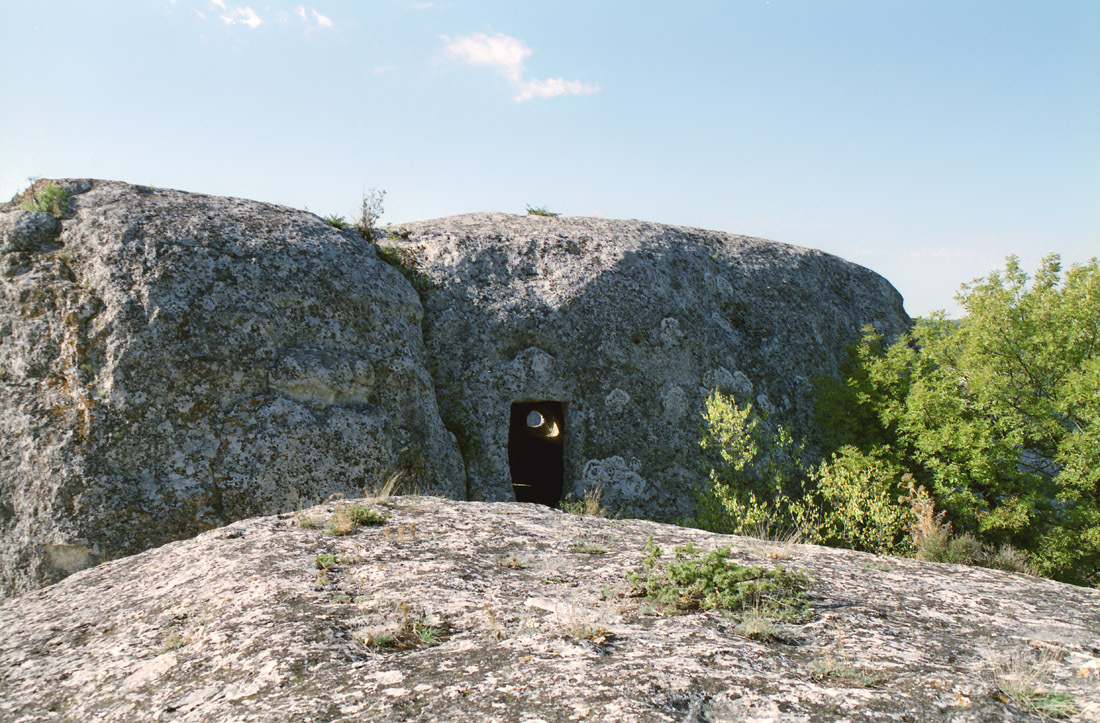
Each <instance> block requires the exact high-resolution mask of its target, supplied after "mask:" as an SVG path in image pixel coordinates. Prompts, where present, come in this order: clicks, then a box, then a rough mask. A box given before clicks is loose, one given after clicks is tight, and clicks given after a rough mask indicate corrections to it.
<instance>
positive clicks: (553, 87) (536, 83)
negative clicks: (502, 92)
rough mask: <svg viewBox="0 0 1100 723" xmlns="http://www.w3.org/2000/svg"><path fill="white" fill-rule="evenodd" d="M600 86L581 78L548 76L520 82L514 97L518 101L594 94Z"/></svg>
mask: <svg viewBox="0 0 1100 723" xmlns="http://www.w3.org/2000/svg"><path fill="white" fill-rule="evenodd" d="M599 90H600V86H598V85H588V84H587V83H582V82H580V81H579V80H565V79H564V78H547V79H546V80H527V81H524V82H523V83H520V86H519V88H518V90H517V91H516V95H515V97H514V98H513V100H515V101H516V102H517V103H522V102H523V101H525V100H531V99H532V98H553V97H554V96H556V95H592V94H593V93H598V92H599Z"/></svg>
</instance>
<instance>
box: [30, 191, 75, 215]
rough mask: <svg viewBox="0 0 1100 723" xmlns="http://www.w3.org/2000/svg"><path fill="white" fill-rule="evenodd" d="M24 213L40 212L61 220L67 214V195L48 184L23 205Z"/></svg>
mask: <svg viewBox="0 0 1100 723" xmlns="http://www.w3.org/2000/svg"><path fill="white" fill-rule="evenodd" d="M23 209H24V210H26V211H41V212H43V213H50V214H53V215H54V217H56V218H61V217H62V216H64V215H65V214H66V213H68V212H69V194H68V192H66V191H65V189H64V188H62V187H61V186H59V185H57V184H56V183H48V184H46V187H45V188H43V189H42V190H41V191H38V192H36V193H35V194H34V198H33V199H31V200H30V201H27V202H26V203H24V204H23Z"/></svg>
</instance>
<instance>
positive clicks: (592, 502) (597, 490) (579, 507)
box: [561, 486, 611, 517]
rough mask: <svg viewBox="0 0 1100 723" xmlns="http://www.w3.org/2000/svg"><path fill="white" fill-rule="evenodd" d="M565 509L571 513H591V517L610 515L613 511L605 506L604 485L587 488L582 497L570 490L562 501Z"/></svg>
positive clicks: (562, 506)
mask: <svg viewBox="0 0 1100 723" xmlns="http://www.w3.org/2000/svg"><path fill="white" fill-rule="evenodd" d="M561 508H562V510H563V511H565V512H568V513H569V514H571V515H589V516H591V517H610V516H611V513H610V512H608V511H607V508H605V507H604V506H603V487H600V486H596V487H593V488H591V489H586V490H585V491H584V494H583V495H582V497H581V499H577V497H576V496H575V495H574V494H573V493H572V492H570V493H569V494H568V495H566V496H565V499H564V500H562V501H561Z"/></svg>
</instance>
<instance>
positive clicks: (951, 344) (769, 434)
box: [694, 255, 1100, 587]
mask: <svg viewBox="0 0 1100 723" xmlns="http://www.w3.org/2000/svg"><path fill="white" fill-rule="evenodd" d="M957 299H958V301H959V303H960V305H961V306H962V308H963V309H964V310H965V312H966V315H965V316H964V317H963V318H962V319H960V320H951V319H948V318H946V316H945V315H944V314H943V313H937V314H933V315H932V316H930V317H929V318H926V319H921V320H918V322H917V323H916V325H915V326H914V328H913V329H912V330H911V331H910V332H909V333H908V334H905V335H903V336H902V337H901V338H899V339H897V340H895V341H893V342H892V343H888V341H887V340H886V339H884V338H883V337H882V336H880V335H879V334H877V333H876V332H875V331H874V330H873V329H871V328H867V329H866V330H865V331H864V336H863V339H862V340H861V342H860V343H859V344H857V345H856V346H855V348H854V350H853V356H852V361H851V363H850V365H849V368H848V369H847V370H846V372H845V374H844V375H843V378H842V379H841V380H833V381H832V382H829V381H823V382H820V383H819V388H818V422H819V424H818V426H819V428H820V429H821V430H822V434H823V441H824V445H823V448H824V449H826V450H827V451H831V453H830V454H829V455H828V456H827V459H824V460H821V461H820V462H818V463H817V464H812V463H809V462H808V461H807V459H806V456H805V452H804V450H803V448H802V447H801V445H799V444H798V443H797V442H796V440H794V439H793V438H791V436H790V434H789V433H788V432H787V431H786V430H785V429H784V428H783V427H782V426H781V425H778V424H776V423H775V422H774V421H773V420H769V419H767V418H766V417H764V416H763V415H760V414H759V413H757V412H755V411H754V410H753V408H752V406H751V404H746V405H744V406H739V405H738V404H737V402H736V401H735V400H733V399H729V398H726V397H723V396H722V395H721V394H718V393H717V392H716V393H714V394H712V395H711V397H710V398H709V399H708V400H707V405H706V409H705V413H704V431H703V438H702V442H701V445H702V447H703V450H704V455H705V456H706V457H707V460H708V463H709V468H710V478H709V484H708V486H707V488H706V489H705V490H704V492H703V494H702V495H701V496H700V499H699V504H698V505H697V509H696V519H695V520H694V523H695V524H698V525H700V526H702V527H706V528H708V529H714V530H718V531H723V532H734V533H753V532H755V533H757V534H759V533H761V532H763V533H769V532H774V531H775V530H776V529H779V530H783V529H786V530H795V531H797V532H798V533H799V534H800V535H801V537H802V539H803V540H806V541H811V542H824V543H826V544H831V545H838V546H843V547H851V548H854V549H861V550H869V551H873V552H881V553H890V554H917V555H918V556H921V557H922V558H924V559H939V560H964V561H973V562H979V563H981V564H989V565H991V566H998V567H1005V568H1008V569H1021V568H1023V567H1025V565H1026V568H1028V569H1031V570H1034V571H1036V572H1038V573H1039V574H1042V575H1046V576H1049V577H1053V578H1056V579H1059V580H1064V581H1067V582H1073V583H1077V584H1085V585H1094V586H1098V587H1100V265H1098V264H1097V261H1096V260H1095V259H1093V260H1092V261H1091V262H1090V263H1089V264H1087V265H1079V266H1073V267H1071V268H1070V269H1068V270H1067V271H1065V272H1064V273H1063V270H1062V267H1061V263H1060V260H1059V258H1058V256H1056V255H1054V256H1048V257H1047V258H1045V259H1043V261H1042V263H1041V265H1040V267H1039V269H1038V271H1037V272H1036V273H1035V275H1034V277H1033V278H1032V277H1029V276H1028V274H1026V273H1025V272H1024V271H1023V270H1022V269H1021V268H1020V265H1019V262H1018V260H1017V259H1016V258H1015V257H1010V258H1009V259H1008V260H1007V263H1006V266H1005V268H1004V270H1003V271H997V272H994V273H992V274H990V275H989V276H988V277H986V278H983V279H978V280H976V281H974V282H973V283H971V284H968V285H966V286H964V287H963V288H962V290H961V291H960V292H959V295H958V296H957ZM937 511H938V512H937ZM940 548H942V550H941V549H940ZM937 550H940V552H937ZM1018 551H1022V553H1023V555H1024V556H1025V557H1026V560H1021V559H1020V552H1018Z"/></svg>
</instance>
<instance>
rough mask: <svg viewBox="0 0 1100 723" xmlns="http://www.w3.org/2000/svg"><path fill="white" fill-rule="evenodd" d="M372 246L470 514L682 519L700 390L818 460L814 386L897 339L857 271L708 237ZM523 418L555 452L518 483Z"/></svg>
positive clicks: (566, 223) (641, 234)
mask: <svg viewBox="0 0 1100 723" xmlns="http://www.w3.org/2000/svg"><path fill="white" fill-rule="evenodd" d="M383 244H384V245H389V246H390V247H392V251H391V254H392V255H393V257H394V259H395V260H396V261H398V262H399V263H401V264H403V265H404V266H405V268H406V271H407V272H408V273H409V275H410V277H411V278H412V279H413V281H414V283H415V284H417V286H418V287H419V288H420V290H421V291H422V296H423V301H424V307H425V323H424V334H425V343H426V344H427V347H428V350H429V351H428V356H429V362H430V364H431V368H432V373H433V376H434V378H435V384H436V390H437V394H438V397H439V404H440V411H441V413H442V414H443V418H444V421H445V422H446V423H447V425H448V427H449V428H450V429H452V430H453V431H455V432H456V434H457V435H458V437H459V439H460V441H461V442H462V443H463V452H464V457H465V461H466V473H467V485H468V493H469V497H470V498H471V499H485V500H509V499H514V498H513V483H520V482H521V481H522V482H530V481H532V480H526V479H525V480H521V479H518V477H526V476H530V477H532V478H533V481H534V483H535V484H536V485H546V486H547V487H548V488H549V490H548V492H547V494H545V495H541V496H540V495H539V494H537V493H536V494H534V495H531V496H530V497H528V499H529V500H532V501H544V500H552V501H555V500H556V497H558V496H560V495H561V494H565V495H568V494H570V493H572V494H576V495H577V496H578V497H579V496H581V495H582V494H583V493H584V491H586V490H589V489H593V488H596V487H602V489H603V498H604V501H605V503H606V504H608V505H609V506H610V507H612V508H613V509H616V510H619V511H621V512H623V513H626V514H629V515H635V516H644V517H649V518H657V519H662V518H663V519H671V518H677V517H681V516H685V515H689V514H690V513H691V512H692V504H693V502H694V499H695V490H696V487H697V485H698V482H699V478H700V473H699V469H698V467H697V456H698V439H699V428H700V424H701V418H700V414H701V411H702V406H703V401H704V399H705V398H706V396H707V394H708V392H709V391H710V390H713V389H719V390H721V391H723V392H724V393H726V394H732V395H733V396H734V397H735V398H736V399H737V400H738V401H739V402H741V403H744V402H748V401H751V402H753V404H754V405H756V406H757V407H758V408H761V409H764V410H765V411H768V412H771V413H773V414H776V415H777V417H776V418H777V419H778V420H779V421H781V422H783V423H785V424H787V425H789V426H790V427H791V428H792V429H793V430H794V431H795V432H796V433H797V434H798V435H799V436H801V437H802V438H803V439H805V440H806V441H808V442H810V443H811V444H812V443H813V437H814V432H813V425H812V420H811V416H812V406H813V384H812V379H813V377H815V376H816V375H820V374H834V373H836V371H837V369H838V366H839V364H840V363H841V361H842V360H843V358H844V355H845V350H846V347H847V346H848V345H849V344H850V343H851V342H852V341H854V340H855V339H856V338H858V336H859V332H860V329H861V327H863V326H864V325H866V324H873V325H874V326H875V327H876V328H877V329H878V330H879V331H880V332H882V333H885V334H887V335H892V334H896V333H898V332H900V331H903V330H904V329H906V328H907V325H908V324H909V318H908V317H907V316H906V314H905V312H904V311H903V309H902V299H901V296H900V295H899V294H898V293H897V291H896V290H895V289H894V288H893V287H892V286H891V285H890V284H889V283H888V282H887V281H886V280H885V279H883V278H882V277H881V276H878V275H877V274H875V273H873V272H871V271H869V270H867V269H865V268H863V267H860V266H857V265H856V264H852V263H849V262H847V261H844V260H843V259H840V258H837V257H835V256H831V255H829V254H825V253H822V252H820V251H815V250H812V249H806V248H800V247H796V246H789V245H786V244H780V243H774V242H770V241H764V240H761V239H754V238H747V237H744V236H731V235H729V234H725V233H719V232H714V231H703V230H700V229H693V228H683V227H675V226H664V225H659V224H652V223H643V222H638V221H616V220H605V219H597V218H546V217H537V216H511V215H506V214H472V215H466V216H456V217H452V218H446V219H439V220H435V221H424V222H421V223H412V224H408V225H406V226H403V227H401V228H400V229H395V230H394V231H392V232H391V234H390V239H389V240H387V241H383ZM517 403H519V406H515V405H517ZM532 409H534V410H535V411H540V412H542V416H549V417H562V419H557V420H556V421H557V422H558V424H559V427H560V429H559V431H560V434H559V436H558V439H557V446H556V447H552V446H547V448H546V451H545V459H540V460H539V462H538V463H537V464H536V465H534V466H533V469H528V468H525V467H522V466H521V467H517V464H516V459H515V458H516V457H517V454H518V455H519V456H530V455H531V454H532V451H531V450H530V449H528V448H526V447H522V448H519V449H518V450H517V447H519V446H520V443H521V442H522V435H523V432H524V431H525V429H524V423H523V422H524V420H523V417H524V415H526V414H528V413H529V411H531V410H532ZM535 421H536V422H537V421H538V419H537V418H536V419H535ZM510 448H511V449H510ZM533 454H536V455H538V454H540V452H539V451H538V448H537V446H536V448H535V450H534V452H533ZM551 478H554V479H551ZM516 491H517V492H519V489H517V490H516ZM520 499H521V501H522V500H523V497H522V496H521V497H520Z"/></svg>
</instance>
